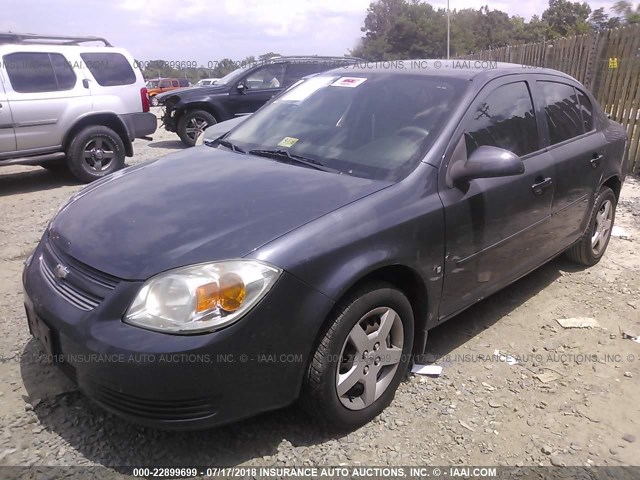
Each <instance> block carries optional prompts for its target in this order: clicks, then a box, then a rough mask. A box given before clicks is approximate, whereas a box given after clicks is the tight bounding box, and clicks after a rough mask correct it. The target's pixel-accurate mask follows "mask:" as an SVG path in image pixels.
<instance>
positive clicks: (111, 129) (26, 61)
mask: <svg viewBox="0 0 640 480" xmlns="http://www.w3.org/2000/svg"><path fill="white" fill-rule="evenodd" d="M87 43H94V44H95V43H101V44H102V45H103V46H86V45H84V44H87ZM0 59H1V62H0V63H1V64H0V165H11V164H27V165H41V166H43V167H44V168H47V169H52V170H53V169H59V168H64V167H65V166H66V167H68V168H69V170H71V172H72V173H73V174H74V175H75V176H76V177H77V178H78V179H79V180H81V181H83V182H90V181H92V180H95V179H97V178H100V177H103V176H105V175H107V174H109V173H112V172H115V171H116V170H118V169H120V168H122V167H123V166H124V159H125V156H128V157H131V156H133V144H132V142H133V140H134V139H135V138H139V137H145V136H147V135H150V134H151V133H153V132H154V131H155V130H156V128H157V119H156V117H155V116H154V115H153V114H151V113H149V100H148V97H147V88H146V87H145V83H144V80H143V78H142V73H141V72H140V70H139V69H138V68H137V67H134V65H135V62H134V59H133V57H132V56H131V55H130V54H129V52H127V51H126V50H124V49H121V48H114V47H112V46H111V44H110V43H109V42H108V41H106V40H105V39H102V38H97V37H64V36H63V37H61V36H48V35H46V36H45V35H33V34H15V33H0Z"/></svg>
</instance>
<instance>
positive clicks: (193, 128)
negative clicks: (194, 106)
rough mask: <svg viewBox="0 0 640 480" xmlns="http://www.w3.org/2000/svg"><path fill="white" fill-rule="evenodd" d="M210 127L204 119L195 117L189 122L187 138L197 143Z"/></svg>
mask: <svg viewBox="0 0 640 480" xmlns="http://www.w3.org/2000/svg"><path fill="white" fill-rule="evenodd" d="M208 126H209V123H208V122H207V121H206V120H205V119H204V118H199V117H193V118H191V119H189V121H188V122H187V127H186V132H187V136H188V137H189V138H190V139H192V140H193V141H195V140H197V139H198V137H199V136H200V134H201V133H202V132H204V130H205V129H206V128H207V127H208Z"/></svg>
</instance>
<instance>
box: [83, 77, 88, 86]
mask: <svg viewBox="0 0 640 480" xmlns="http://www.w3.org/2000/svg"><path fill="white" fill-rule="evenodd" d="M82 86H83V87H84V88H89V80H87V79H86V78H83V79H82Z"/></svg>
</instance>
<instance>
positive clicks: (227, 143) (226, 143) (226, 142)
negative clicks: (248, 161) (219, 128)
mask: <svg viewBox="0 0 640 480" xmlns="http://www.w3.org/2000/svg"><path fill="white" fill-rule="evenodd" d="M207 145H210V146H212V147H215V146H216V145H222V146H223V147H227V148H228V149H229V150H231V151H233V152H236V153H247V152H245V151H244V150H242V149H241V148H240V147H238V146H236V145H235V144H233V143H231V142H230V141H229V140H224V139H223V138H216V139H215V140H214V141H213V142H211V143H208V144H207Z"/></svg>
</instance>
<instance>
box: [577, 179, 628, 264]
mask: <svg viewBox="0 0 640 480" xmlns="http://www.w3.org/2000/svg"><path fill="white" fill-rule="evenodd" d="M616 203H617V202H616V196H615V194H614V193H613V191H612V190H611V189H610V188H608V187H603V188H602V189H601V190H600V192H599V193H598V195H597V197H596V201H595V202H594V204H593V211H592V212H591V217H590V218H589V227H588V228H587V231H586V232H585V234H584V235H583V237H582V238H581V239H580V240H579V241H578V242H577V243H576V244H574V245H573V246H572V247H571V248H569V250H567V252H566V255H567V257H568V258H569V259H570V260H571V261H573V262H575V263H578V264H580V265H586V266H592V265H595V264H596V263H598V262H599V261H600V259H601V258H602V256H603V255H604V252H605V251H606V249H607V246H608V245H609V240H610V239H611V230H612V229H613V222H614V220H615V217H616Z"/></svg>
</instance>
